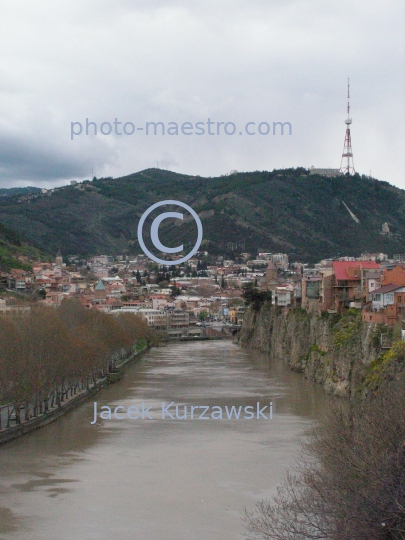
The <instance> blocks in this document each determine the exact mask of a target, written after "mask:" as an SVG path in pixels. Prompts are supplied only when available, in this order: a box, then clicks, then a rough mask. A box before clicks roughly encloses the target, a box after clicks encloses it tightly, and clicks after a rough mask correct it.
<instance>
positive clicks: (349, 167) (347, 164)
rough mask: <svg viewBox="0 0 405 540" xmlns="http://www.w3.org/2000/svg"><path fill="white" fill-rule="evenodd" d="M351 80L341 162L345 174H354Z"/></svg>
mask: <svg viewBox="0 0 405 540" xmlns="http://www.w3.org/2000/svg"><path fill="white" fill-rule="evenodd" d="M349 99H350V80H349V79H347V118H346V120H345V124H346V135H345V142H344V145H343V154H342V161H341V162H340V172H341V173H343V174H354V173H355V172H356V171H355V170H354V162H353V151H352V138H351V135H350V125H351V123H352V119H351V118H350V101H349Z"/></svg>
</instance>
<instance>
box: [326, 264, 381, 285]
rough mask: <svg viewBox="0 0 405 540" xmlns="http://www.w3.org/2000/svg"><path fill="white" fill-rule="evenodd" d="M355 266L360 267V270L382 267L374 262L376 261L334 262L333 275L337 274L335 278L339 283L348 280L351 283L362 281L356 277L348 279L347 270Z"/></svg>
mask: <svg viewBox="0 0 405 540" xmlns="http://www.w3.org/2000/svg"><path fill="white" fill-rule="evenodd" d="M354 266H359V267H360V268H369V269H374V268H381V266H380V265H379V264H378V263H376V262H374V261H333V262H332V267H333V273H334V274H335V277H336V279H337V280H338V281H344V280H347V279H350V281H354V280H356V279H360V276H359V277H358V278H355V277H350V278H349V277H348V275H347V269H348V268H353V267H354Z"/></svg>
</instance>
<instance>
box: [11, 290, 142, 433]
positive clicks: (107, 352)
mask: <svg viewBox="0 0 405 540" xmlns="http://www.w3.org/2000/svg"><path fill="white" fill-rule="evenodd" d="M149 334H150V332H149V331H148V328H147V325H146V322H145V321H144V320H143V319H142V318H141V317H140V316H138V315H133V314H130V313H126V314H121V315H119V316H117V317H112V316H111V315H107V314H106V313H102V312H99V311H97V310H94V309H92V310H86V309H85V308H84V307H83V306H82V305H81V304H80V303H79V302H78V301H77V300H74V299H71V300H65V301H63V302H62V304H61V306H60V307H58V308H57V309H54V308H49V307H45V306H39V307H33V308H31V310H30V311H29V312H28V314H23V315H20V316H15V317H10V316H1V317H0V403H8V404H11V409H13V410H14V411H15V415H16V421H17V422H19V420H20V411H22V414H23V416H24V418H25V419H27V416H28V415H29V414H30V411H31V413H32V414H33V415H34V416H35V415H36V414H38V413H42V412H46V411H47V410H48V409H49V407H53V406H54V405H60V404H61V403H62V402H63V400H64V399H65V398H67V397H68V395H69V392H70V395H73V393H76V392H77V391H78V390H80V389H84V388H86V387H87V388H88V387H89V384H91V383H92V382H95V381H96V380H97V379H98V378H100V377H103V376H105V375H106V374H107V372H108V371H109V370H110V369H113V368H114V367H115V365H116V363H117V362H119V361H120V359H121V358H123V357H125V356H127V355H129V354H132V352H134V351H135V350H136V344H137V343H139V342H140V341H141V340H144V341H145V342H146V340H149V339H150V337H149ZM0 421H1V415H0ZM0 428H1V424H0Z"/></svg>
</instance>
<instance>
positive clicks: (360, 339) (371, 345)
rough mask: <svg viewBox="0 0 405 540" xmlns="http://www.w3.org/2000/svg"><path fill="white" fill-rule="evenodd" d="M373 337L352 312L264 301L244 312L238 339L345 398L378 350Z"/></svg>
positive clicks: (375, 335) (359, 382)
mask: <svg viewBox="0 0 405 540" xmlns="http://www.w3.org/2000/svg"><path fill="white" fill-rule="evenodd" d="M378 338H379V334H378V333H376V332H375V327H373V326H371V325H367V324H366V323H364V322H363V321H362V320H361V315H360V314H359V312H357V310H349V311H348V312H347V313H346V314H345V315H344V316H342V317H341V316H339V315H326V316H317V315H309V314H307V313H306V312H305V311H304V310H302V309H290V308H279V307H276V306H271V305H268V304H264V305H262V307H261V308H260V309H259V310H258V311H253V310H252V308H250V309H249V310H248V311H247V312H246V313H245V318H244V324H243V328H242V331H241V333H240V336H239V342H240V344H241V345H242V346H245V347H251V348H254V349H259V350H260V351H263V352H267V353H268V354H269V355H270V357H271V358H272V359H278V360H280V359H281V360H283V361H284V362H285V363H286V364H288V365H289V366H290V367H291V369H293V370H295V371H299V372H302V373H303V374H304V375H305V376H306V377H307V378H309V379H312V380H314V381H316V382H318V383H320V384H322V385H323V386H324V388H325V390H326V391H327V392H328V393H331V394H335V395H338V396H341V397H349V398H350V397H352V396H354V395H355V393H356V391H357V390H358V389H359V387H360V386H361V385H362V383H363V382H364V380H365V377H366V375H367V372H368V370H369V366H370V364H371V363H372V362H373V360H375V359H376V358H377V357H378V355H379V353H380V351H379V348H378Z"/></svg>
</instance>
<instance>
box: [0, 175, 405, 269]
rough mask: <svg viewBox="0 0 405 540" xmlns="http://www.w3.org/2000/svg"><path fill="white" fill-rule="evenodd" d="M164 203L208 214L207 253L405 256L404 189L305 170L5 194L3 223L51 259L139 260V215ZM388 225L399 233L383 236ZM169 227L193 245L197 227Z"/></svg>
mask: <svg viewBox="0 0 405 540" xmlns="http://www.w3.org/2000/svg"><path fill="white" fill-rule="evenodd" d="M23 199H24V198H23ZM165 199H175V200H179V201H182V202H184V203H186V204H188V205H190V206H191V207H192V208H193V209H194V210H195V211H196V212H197V213H198V214H199V215H200V217H201V220H202V224H203V228H204V240H203V246H205V249H207V250H208V251H210V252H211V253H224V252H225V250H226V247H227V243H228V242H234V243H239V244H240V245H241V244H243V243H244V251H248V252H250V253H252V254H253V255H255V254H256V251H257V249H261V250H265V251H270V252H284V253H288V254H289V255H290V256H291V257H292V258H293V259H300V260H306V261H317V260H319V259H321V258H324V257H333V256H337V255H338V254H340V255H343V254H344V255H358V254H360V253H361V252H366V251H369V252H370V251H372V252H384V253H388V254H390V255H392V254H393V253H405V191H404V190H401V189H398V188H395V187H393V186H391V185H390V184H388V183H387V182H381V181H378V180H375V179H369V178H367V177H364V176H363V177H360V176H359V175H355V176H354V177H338V178H326V177H322V176H318V175H309V174H308V171H307V170H306V169H301V168H300V169H284V170H274V171H273V172H266V171H262V172H260V171H255V172H247V173H236V174H232V175H230V176H221V177H217V178H202V177H194V176H189V175H183V174H177V173H173V172H170V171H165V170H160V169H147V170H144V171H142V172H138V173H135V174H131V175H129V176H125V177H121V178H116V179H113V178H102V179H98V180H96V179H95V180H93V181H92V182H90V181H86V182H84V183H81V184H79V185H77V186H65V187H63V188H60V189H58V190H55V191H54V192H53V193H52V194H51V195H49V194H40V195H38V196H37V197H36V198H33V199H31V200H28V201H26V200H21V198H20V199H19V198H18V196H9V197H4V198H2V199H0V222H3V223H5V224H6V225H7V226H9V227H12V228H13V229H15V230H17V231H19V232H21V233H23V234H24V236H25V237H26V238H28V239H31V240H33V241H35V243H36V244H37V245H39V246H40V247H42V248H43V249H44V250H45V251H46V252H50V253H56V251H57V250H58V249H61V250H62V252H63V253H64V254H66V255H68V254H81V255H92V254H96V253H108V254H122V253H134V252H139V251H140V250H139V244H138V241H137V225H138V221H139V218H140V216H141V215H142V213H143V212H144V211H145V210H146V209H147V208H148V207H149V206H151V205H152V204H154V203H156V202H159V201H162V200H165ZM18 201H20V202H18ZM176 221H177V222H178V220H176ZM386 222H387V223H388V226H389V230H390V232H389V233H388V234H386V235H382V234H381V227H382V224H383V223H386ZM161 229H162V233H161V238H162V242H164V243H166V245H178V242H177V243H174V242H176V241H177V240H178V239H179V238H180V236H179V235H180V233H181V234H182V235H183V237H182V241H183V242H184V236H185V239H186V242H184V243H185V245H187V240H189V242H190V243H191V244H192V245H194V242H195V237H196V236H195V235H196V233H195V224H194V222H193V220H185V223H184V224H183V225H182V226H181V227H179V224H178V223H176V222H175V221H174V220H165V221H164V222H163V223H162V225H161ZM145 234H146V236H147V230H146V229H145Z"/></svg>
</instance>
